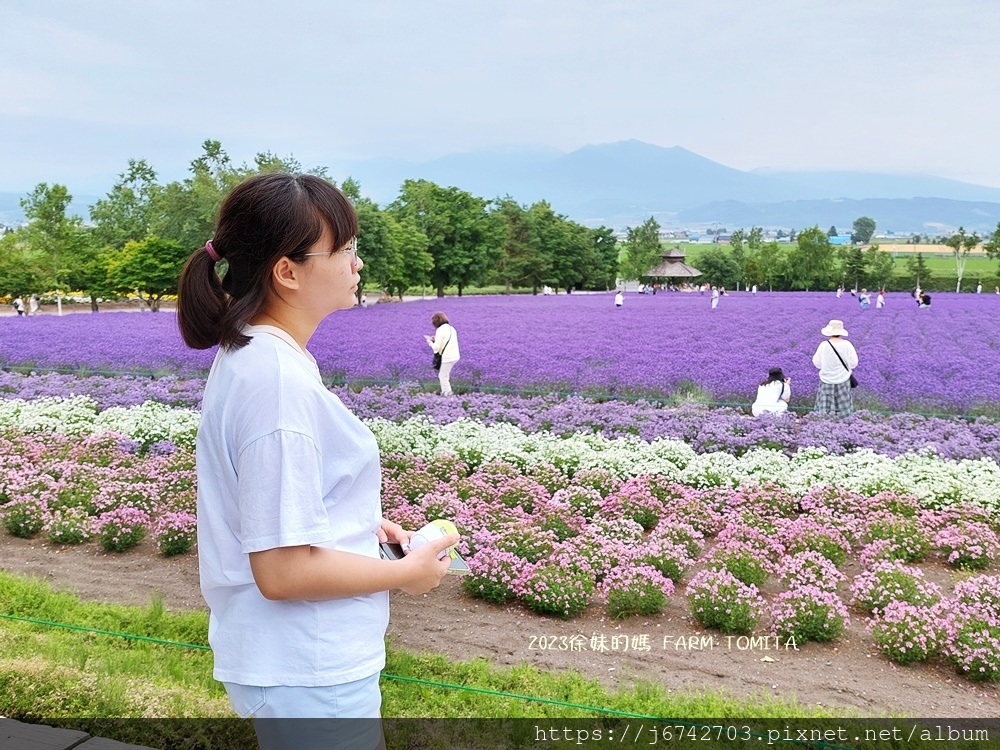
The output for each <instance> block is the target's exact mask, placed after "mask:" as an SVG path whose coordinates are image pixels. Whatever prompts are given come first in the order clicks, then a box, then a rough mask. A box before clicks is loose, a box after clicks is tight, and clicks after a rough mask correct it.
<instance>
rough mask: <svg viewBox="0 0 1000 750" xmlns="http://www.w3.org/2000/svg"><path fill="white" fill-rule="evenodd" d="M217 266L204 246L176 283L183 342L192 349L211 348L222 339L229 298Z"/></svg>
mask: <svg viewBox="0 0 1000 750" xmlns="http://www.w3.org/2000/svg"><path fill="white" fill-rule="evenodd" d="M215 266H216V262H215V261H214V260H213V259H212V258H211V256H209V254H208V252H207V250H206V249H205V248H204V247H201V248H199V249H198V250H195V251H194V253H192V255H191V257H190V258H188V259H187V263H185V264H184V269H183V270H182V271H181V278H180V281H179V282H178V284H177V325H178V326H179V327H180V329H181V336H182V337H183V339H184V343H185V344H187V345H188V346H189V347H191V348H192V349H209V348H211V347H213V346H215V345H216V344H218V343H220V341H221V339H222V333H221V325H220V324H221V323H222V321H223V318H224V317H225V315H226V312H227V310H228V308H229V298H228V295H227V294H226V292H225V291H224V290H223V288H222V280H221V279H220V278H219V275H218V274H217V273H216V271H215Z"/></svg>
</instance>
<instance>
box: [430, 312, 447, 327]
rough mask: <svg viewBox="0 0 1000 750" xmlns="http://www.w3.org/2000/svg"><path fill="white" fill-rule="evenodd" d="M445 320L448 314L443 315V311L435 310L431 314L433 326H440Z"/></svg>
mask: <svg viewBox="0 0 1000 750" xmlns="http://www.w3.org/2000/svg"><path fill="white" fill-rule="evenodd" d="M447 322H448V316H447V315H445V314H444V313H443V312H436V313H434V314H433V315H431V323H432V324H433V325H434V327H435V328H440V327H441V326H443V325H444V324H445V323H447Z"/></svg>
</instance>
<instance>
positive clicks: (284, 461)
mask: <svg viewBox="0 0 1000 750" xmlns="http://www.w3.org/2000/svg"><path fill="white" fill-rule="evenodd" d="M236 471H237V489H236V502H237V505H238V506H239V512H240V532H239V533H240V551H241V552H243V553H246V554H249V553H250V552H261V551H263V550H267V549H273V548H275V547H295V546H298V545H302V544H315V543H318V542H322V541H325V540H327V539H329V538H330V520H329V516H328V514H327V511H326V507H325V506H324V504H323V488H322V483H323V467H322V461H321V457H320V452H319V449H318V447H317V446H316V443H315V441H314V440H313V439H312V438H311V437H309V436H308V435H304V434H302V433H300V432H292V431H288V430H276V431H275V432H272V433H269V434H267V435H264V436H263V437H260V438H257V439H256V440H254V441H253V442H252V443H250V444H249V445H247V446H246V447H245V448H244V449H243V450H242V451H241V452H240V455H239V460H238V461H237V466H236Z"/></svg>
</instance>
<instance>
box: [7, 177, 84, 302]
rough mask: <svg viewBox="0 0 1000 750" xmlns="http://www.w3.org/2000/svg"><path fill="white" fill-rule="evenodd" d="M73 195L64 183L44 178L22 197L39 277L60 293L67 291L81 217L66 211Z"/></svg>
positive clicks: (26, 236) (25, 236)
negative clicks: (75, 236)
mask: <svg viewBox="0 0 1000 750" xmlns="http://www.w3.org/2000/svg"><path fill="white" fill-rule="evenodd" d="M71 200H73V197H72V196H71V195H70V194H69V191H68V190H67V189H66V186H65V185H58V184H55V185H52V186H51V187H49V185H48V184H46V183H44V182H42V183H39V184H38V185H36V186H35V188H34V190H32V191H31V193H29V194H28V195H27V196H26V197H25V198H22V199H21V209H22V210H23V211H24V215H25V217H26V218H27V219H28V226H27V227H26V228H25V230H24V233H23V239H24V241H25V242H26V244H27V247H28V250H29V256H30V257H31V259H32V262H33V264H34V265H35V266H36V267H37V268H38V270H39V281H40V282H41V283H42V284H43V285H45V286H46V287H47V288H49V289H53V290H55V291H56V293H57V294H60V295H61V293H62V292H64V291H66V290H67V289H66V284H67V282H68V278H67V277H68V275H69V267H70V265H71V264H72V261H73V258H72V257H71V247H70V242H71V239H72V236H73V234H74V232H75V231H76V230H77V229H78V228H79V227H80V226H81V221H80V219H79V217H76V216H73V217H69V216H67V215H66V208H67V207H68V206H69V203H70V201H71Z"/></svg>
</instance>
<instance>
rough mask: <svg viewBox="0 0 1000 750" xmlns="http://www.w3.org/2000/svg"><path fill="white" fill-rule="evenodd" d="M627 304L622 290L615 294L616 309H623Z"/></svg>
mask: <svg viewBox="0 0 1000 750" xmlns="http://www.w3.org/2000/svg"><path fill="white" fill-rule="evenodd" d="M624 304H625V295H624V294H622V291H621V289H619V290H618V291H617V292H615V307H621V306H622V305H624Z"/></svg>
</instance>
